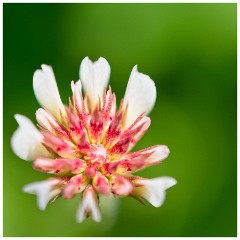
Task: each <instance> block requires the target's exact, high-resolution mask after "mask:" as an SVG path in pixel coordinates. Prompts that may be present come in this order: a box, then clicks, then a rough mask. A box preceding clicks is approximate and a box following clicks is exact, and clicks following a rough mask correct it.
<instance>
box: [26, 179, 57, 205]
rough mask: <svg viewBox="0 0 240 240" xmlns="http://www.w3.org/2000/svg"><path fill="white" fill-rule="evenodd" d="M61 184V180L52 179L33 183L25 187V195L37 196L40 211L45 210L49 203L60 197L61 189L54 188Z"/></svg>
mask: <svg viewBox="0 0 240 240" xmlns="http://www.w3.org/2000/svg"><path fill="white" fill-rule="evenodd" d="M60 182H61V180H60V179H56V178H50V179H47V180H45V181H40V182H33V183H30V184H27V185H25V186H24V187H23V191H24V192H25V193H30V194H35V195H36V196H37V204H38V207H39V209H40V210H45V209H46V207H47V204H48V202H49V201H50V200H51V199H52V198H53V197H55V196H56V195H58V194H59V193H60V192H61V190H60V188H54V186H56V185H58V184H59V183H60Z"/></svg>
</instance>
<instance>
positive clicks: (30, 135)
mask: <svg viewBox="0 0 240 240" xmlns="http://www.w3.org/2000/svg"><path fill="white" fill-rule="evenodd" d="M14 117H15V119H16V120H17V122H18V124H19V127H18V129H17V130H16V131H15V132H14V134H13V136H12V138H11V146H12V149H13V151H14V153H15V154H16V155H17V156H18V157H20V158H22V159H24V160H34V159H35V158H36V157H39V156H41V157H50V156H51V154H50V153H49V152H48V151H47V150H46V148H45V147H44V146H43V145H42V144H41V141H42V138H43V136H42V134H41V133H40V132H39V131H38V130H37V128H36V127H35V126H34V124H33V123H32V122H31V120H30V119H28V118H27V117H25V116H22V115H19V114H15V116H14Z"/></svg>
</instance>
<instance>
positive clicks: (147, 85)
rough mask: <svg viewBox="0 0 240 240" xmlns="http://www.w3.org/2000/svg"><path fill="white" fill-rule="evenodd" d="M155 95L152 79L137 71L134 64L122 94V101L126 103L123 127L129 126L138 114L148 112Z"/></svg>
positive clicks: (153, 102) (152, 104)
mask: <svg viewBox="0 0 240 240" xmlns="http://www.w3.org/2000/svg"><path fill="white" fill-rule="evenodd" d="M156 97H157V93H156V87H155V84H154V82H153V80H152V79H151V78H150V77H149V76H147V75H145V74H143V73H139V72H138V70H137V66H135V67H134V68H133V70H132V72H131V75H130V78H129V81H128V85H127V89H126V92H125V96H124V103H125V104H127V105H128V110H127V116H126V126H125V128H127V127H129V126H130V125H131V124H132V123H133V122H134V121H135V120H136V119H137V117H138V116H139V115H140V114H142V113H145V114H146V115H147V114H149V113H150V111H151V110H152V108H153V106H154V104H155V101H156Z"/></svg>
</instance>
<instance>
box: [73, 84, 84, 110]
mask: <svg viewBox="0 0 240 240" xmlns="http://www.w3.org/2000/svg"><path fill="white" fill-rule="evenodd" d="M71 89H72V92H73V103H74V106H75V108H76V109H78V111H80V112H81V111H82V105H83V98H82V84H81V81H80V80H78V81H77V82H76V83H74V81H72V82H71Z"/></svg>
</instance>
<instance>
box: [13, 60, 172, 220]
mask: <svg viewBox="0 0 240 240" xmlns="http://www.w3.org/2000/svg"><path fill="white" fill-rule="evenodd" d="M109 77H110V66H109V64H108V62H107V61H106V59H104V58H99V59H98V60H97V61H96V62H92V61H91V60H90V59H89V58H88V57H86V58H84V59H83V61H82V63H81V65H80V80H78V81H77V82H76V83H74V82H73V81H72V82H71V88H72V93H73V95H72V98H70V99H69V104H68V106H67V105H64V104H63V103H62V100H61V98H60V95H59V91H58V87H57V83H56V80H55V76H54V73H53V70H52V68H51V67H50V66H47V65H42V69H41V70H37V71H36V72H35V73H34V76H33V89H34V93H35V96H36V98H37V100H38V102H39V103H40V105H41V106H42V108H39V109H38V110H37V111H36V119H37V122H38V128H36V127H35V126H34V124H33V123H32V122H31V121H30V120H29V119H28V118H27V117H25V116H22V115H19V114H16V115H15V118H16V120H17V122H18V124H19V127H18V129H17V130H16V131H15V132H14V134H13V136H12V139H11V145H12V149H13V151H14V152H15V154H16V155H17V156H18V157H20V158H22V159H23V160H32V161H33V168H34V169H35V170H37V171H40V172H44V173H49V174H51V175H53V176H52V177H51V178H49V179H47V180H45V181H41V182H34V183H30V184H28V185H26V186H25V187H24V188H23V191H24V192H27V193H31V194H36V195H37V203H38V207H39V208H40V209H41V210H44V209H45V208H46V206H47V204H48V202H49V201H50V200H52V202H53V201H55V200H56V199H57V198H59V197H63V198H64V199H71V198H73V197H75V196H76V195H77V194H79V193H82V202H81V204H80V206H79V209H78V211H77V215H76V216H77V221H78V222H82V221H83V220H84V219H85V218H86V217H89V216H91V217H92V219H93V220H95V221H97V222H99V221H101V213H100V209H99V196H100V195H105V196H110V195H114V196H116V197H126V196H129V195H131V196H133V197H135V198H136V199H138V200H140V201H142V198H144V199H146V200H147V201H149V202H150V203H151V204H152V205H153V206H155V207H159V206H161V205H162V203H163V201H164V199H165V190H166V189H168V188H170V187H172V186H173V185H175V184H176V180H175V179H174V178H171V177H161V178H155V179H144V178H140V177H137V176H134V175H133V173H135V172H137V171H139V170H141V169H144V168H146V167H149V166H152V165H156V164H159V163H160V162H161V161H162V160H164V159H165V158H167V157H168V155H169V149H168V147H167V146H165V145H156V146H152V147H149V148H146V149H143V150H140V151H137V152H133V153H129V152H130V150H131V149H132V148H133V147H134V146H135V144H136V143H137V142H138V141H139V140H140V138H141V137H142V136H143V135H144V133H145V132H146V131H147V129H148V128H149V126H150V118H149V117H147V116H146V114H148V113H149V112H150V111H151V110H152V108H153V106H154V103H155V100H156V87H155V84H154V82H153V80H152V79H151V78H150V77H149V76H147V75H145V74H142V73H139V72H138V70H137V66H135V67H134V68H133V70H132V72H131V75H130V78H129V81H128V85H127V89H126V93H125V96H124V98H123V99H122V101H121V103H120V106H119V108H118V109H117V108H116V97H115V94H114V93H113V92H112V90H111V88H110V87H109V89H108V90H106V89H107V85H108V81H109ZM82 88H83V90H84V92H85V94H83V93H82Z"/></svg>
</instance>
